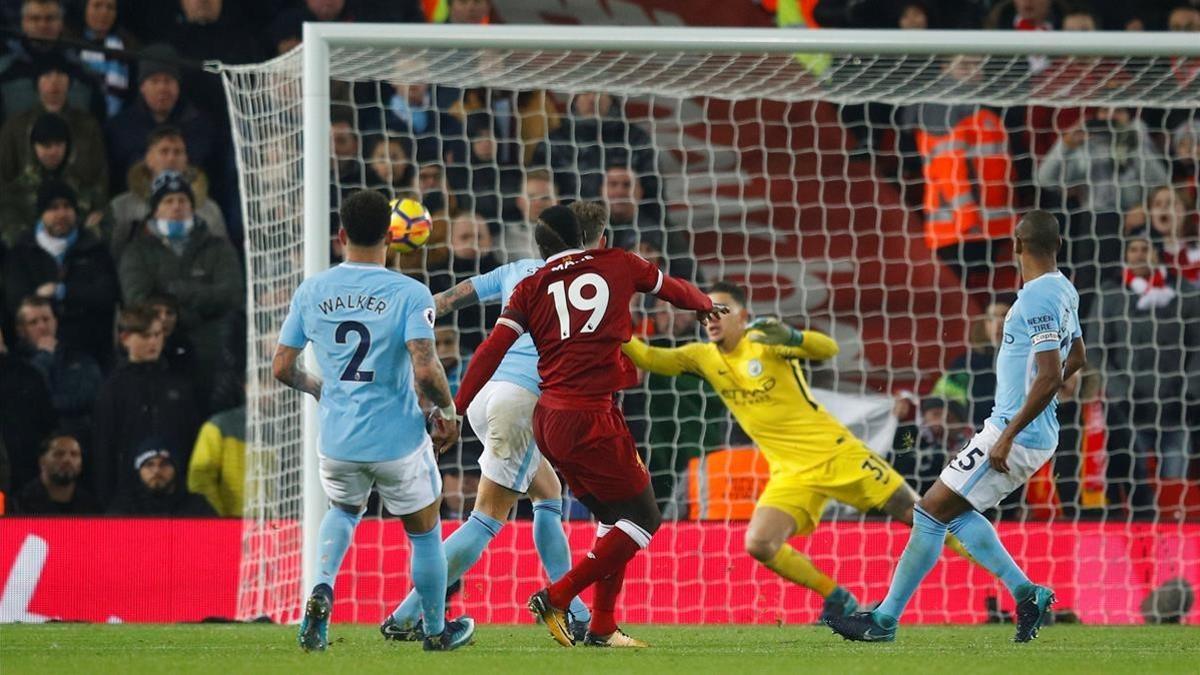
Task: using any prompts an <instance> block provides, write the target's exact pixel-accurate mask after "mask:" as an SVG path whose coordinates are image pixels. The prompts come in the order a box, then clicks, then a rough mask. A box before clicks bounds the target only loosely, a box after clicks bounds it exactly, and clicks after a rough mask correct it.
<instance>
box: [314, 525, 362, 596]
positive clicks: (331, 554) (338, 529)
mask: <svg viewBox="0 0 1200 675" xmlns="http://www.w3.org/2000/svg"><path fill="white" fill-rule="evenodd" d="M357 526H358V516H356V515H351V514H349V513H346V512H345V511H343V510H342V509H339V508H338V507H336V506H334V507H332V508H330V509H329V510H328V511H326V512H325V516H324V517H323V518H321V529H320V530H318V531H317V579H316V584H314V585H315V586H320V585H321V584H326V585H328V586H329V587H330V588H333V580H334V579H336V578H337V573H338V569H340V568H341V566H342V559H343V558H345V557H346V551H348V550H349V549H350V541H351V540H352V539H353V538H354V528H355V527H357Z"/></svg>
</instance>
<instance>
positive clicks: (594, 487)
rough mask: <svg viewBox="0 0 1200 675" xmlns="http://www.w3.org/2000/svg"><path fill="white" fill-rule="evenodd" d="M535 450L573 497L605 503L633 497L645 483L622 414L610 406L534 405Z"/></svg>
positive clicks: (647, 476)
mask: <svg viewBox="0 0 1200 675" xmlns="http://www.w3.org/2000/svg"><path fill="white" fill-rule="evenodd" d="M533 437H534V439H535V440H536V441H537V445H538V449H540V450H541V451H542V454H543V455H545V456H546V458H547V459H549V460H550V463H551V464H552V465H554V468H555V469H558V470H559V472H561V473H562V475H563V478H565V479H566V480H567V485H568V486H569V487H570V488H571V492H573V493H575V496H576V497H583V496H585V495H591V496H592V497H595V498H596V499H597V500H599V501H601V502H605V503H611V502H620V501H625V500H627V499H632V498H634V497H636V496H638V495H639V494H641V493H642V492H643V491H644V490H645V489H646V487H647V486H649V485H650V472H649V471H647V470H646V465H645V464H643V463H642V458H641V457H639V456H638V453H637V445H636V444H635V443H634V442H633V434H631V433H629V427H627V426H625V417H624V416H623V415H621V411H620V410H618V409H617V407H616V406H615V405H614V406H613V407H612V408H610V409H608V410H604V411H597V410H558V409H555V408H546V407H543V406H542V405H540V404H539V405H538V406H537V407H536V408H534V409H533Z"/></svg>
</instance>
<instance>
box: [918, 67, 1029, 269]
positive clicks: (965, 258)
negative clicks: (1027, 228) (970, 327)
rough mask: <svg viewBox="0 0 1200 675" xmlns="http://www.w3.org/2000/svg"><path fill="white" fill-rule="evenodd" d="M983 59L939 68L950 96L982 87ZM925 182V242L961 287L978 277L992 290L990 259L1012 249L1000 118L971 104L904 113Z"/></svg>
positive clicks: (1011, 198) (1008, 158)
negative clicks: (913, 138)
mask: <svg viewBox="0 0 1200 675" xmlns="http://www.w3.org/2000/svg"><path fill="white" fill-rule="evenodd" d="M981 69H982V62H981V61H980V60H979V58H978V57H975V56H955V57H951V58H948V59H946V60H945V61H944V62H943V65H942V78H941V80H940V85H939V86H941V87H943V88H945V90H946V91H948V92H956V91H963V92H965V91H970V90H972V89H974V88H976V87H978V86H980V72H981ZM901 117H902V119H903V126H904V128H905V129H911V130H912V132H913V134H914V136H915V140H916V147H917V150H918V152H919V153H920V156H921V165H922V167H921V168H922V176H923V178H924V183H925V204H924V210H925V243H926V245H927V246H928V247H929V249H930V250H932V251H936V252H937V255H938V257H939V258H940V259H941V261H942V264H943V265H945V266H946V267H948V268H950V270H951V271H953V272H954V273H955V275H956V276H958V278H959V279H960V280H962V281H963V282H966V283H969V284H972V285H975V282H974V281H972V280H971V279H970V277H972V276H973V275H977V274H983V275H987V276H988V280H987V281H986V282H985V283H982V284H980V285H983V286H986V287H989V288H991V287H994V285H995V284H994V279H993V275H994V269H993V264H992V263H993V262H994V261H996V260H998V259H1002V258H1003V255H1002V253H1003V252H1005V251H1007V250H1009V248H1010V241H1011V239H1012V232H1013V227H1014V226H1015V225H1016V218H1015V213H1014V210H1015V208H1016V206H1017V205H1016V203H1015V201H1016V200H1015V195H1014V193H1013V189H1012V183H1013V181H1012V176H1013V164H1012V155H1011V152H1010V150H1009V139H1008V134H1007V133H1006V132H1005V129H1004V120H1003V119H1002V118H1001V116H1000V113H999V112H997V111H996V110H994V109H992V108H988V107H984V106H979V105H976V104H968V103H958V104H944V103H922V104H917V105H914V106H910V107H909V108H906V109H905V110H904V111H903V112H902V113H901Z"/></svg>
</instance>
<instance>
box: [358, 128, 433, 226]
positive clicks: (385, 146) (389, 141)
mask: <svg viewBox="0 0 1200 675" xmlns="http://www.w3.org/2000/svg"><path fill="white" fill-rule="evenodd" d="M410 147H411V144H410V143H409V142H408V139H407V138H404V137H401V136H391V135H385V134H374V135H372V136H369V137H367V142H366V148H367V151H366V153H365V154H366V157H367V186H368V187H370V188H373V189H375V190H379V191H380V192H382V193H383V194H384V195H386V196H387V197H388V199H396V197H397V195H399V194H400V193H407V192H413V191H415V190H416V188H417V170H416V167H415V166H414V165H413V162H412V152H411V150H410ZM426 208H428V207H426Z"/></svg>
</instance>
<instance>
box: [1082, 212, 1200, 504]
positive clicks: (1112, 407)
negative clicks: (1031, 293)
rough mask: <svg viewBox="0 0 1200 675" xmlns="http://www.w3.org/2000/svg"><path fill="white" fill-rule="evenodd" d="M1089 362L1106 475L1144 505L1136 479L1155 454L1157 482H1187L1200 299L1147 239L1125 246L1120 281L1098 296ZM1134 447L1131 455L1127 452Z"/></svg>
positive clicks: (1196, 393) (1199, 393) (1199, 355)
mask: <svg viewBox="0 0 1200 675" xmlns="http://www.w3.org/2000/svg"><path fill="white" fill-rule="evenodd" d="M1086 343H1087V346H1088V351H1089V356H1088V362H1089V363H1091V364H1094V365H1095V367H1096V368H1097V369H1098V370H1099V371H1100V372H1101V374H1102V375H1103V377H1104V379H1105V382H1104V391H1105V398H1106V400H1107V402H1108V428H1109V476H1110V479H1116V480H1117V483H1116V485H1115V487H1116V488H1118V489H1124V490H1125V491H1126V492H1127V493H1128V492H1132V493H1133V494H1132V495H1129V494H1127V495H1125V496H1126V497H1130V498H1131V499H1132V503H1133V506H1134V507H1144V506H1146V505H1147V504H1148V502H1149V495H1148V494H1146V493H1144V492H1141V491H1140V490H1139V488H1141V487H1144V485H1140V483H1141V482H1142V481H1141V480H1139V479H1142V478H1144V477H1145V476H1147V475H1148V465H1147V460H1148V459H1149V458H1150V457H1154V458H1155V460H1156V463H1157V468H1158V471H1157V473H1158V478H1159V480H1160V482H1161V481H1178V480H1181V479H1183V478H1184V477H1185V475H1186V471H1187V460H1188V452H1189V450H1188V449H1189V448H1190V447H1191V445H1190V440H1189V438H1188V435H1189V434H1188V427H1187V421H1186V419H1185V415H1186V407H1187V406H1189V405H1195V403H1196V402H1197V399H1198V398H1200V350H1196V349H1194V348H1192V346H1194V345H1200V295H1198V294H1197V293H1196V292H1194V291H1187V292H1183V293H1181V292H1180V291H1179V290H1178V289H1177V287H1175V286H1173V285H1172V284H1170V283H1169V276H1168V274H1167V270H1166V268H1165V267H1163V266H1161V265H1159V264H1158V261H1157V258H1156V254H1155V250H1154V247H1153V245H1152V244H1151V242H1150V240H1149V238H1148V237H1146V236H1145V235H1134V236H1132V237H1130V238H1129V239H1128V241H1127V243H1126V247H1125V276H1124V283H1122V284H1119V285H1117V284H1112V285H1108V286H1106V287H1105V288H1104V291H1103V292H1102V293H1100V294H1099V295H1098V296H1097V299H1096V303H1095V307H1094V308H1093V311H1092V313H1091V316H1090V318H1089V321H1088V326H1087V336H1086ZM1131 449H1132V453H1131ZM1130 480H1132V481H1133V482H1134V484H1133V485H1130V484H1129V481H1130Z"/></svg>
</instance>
